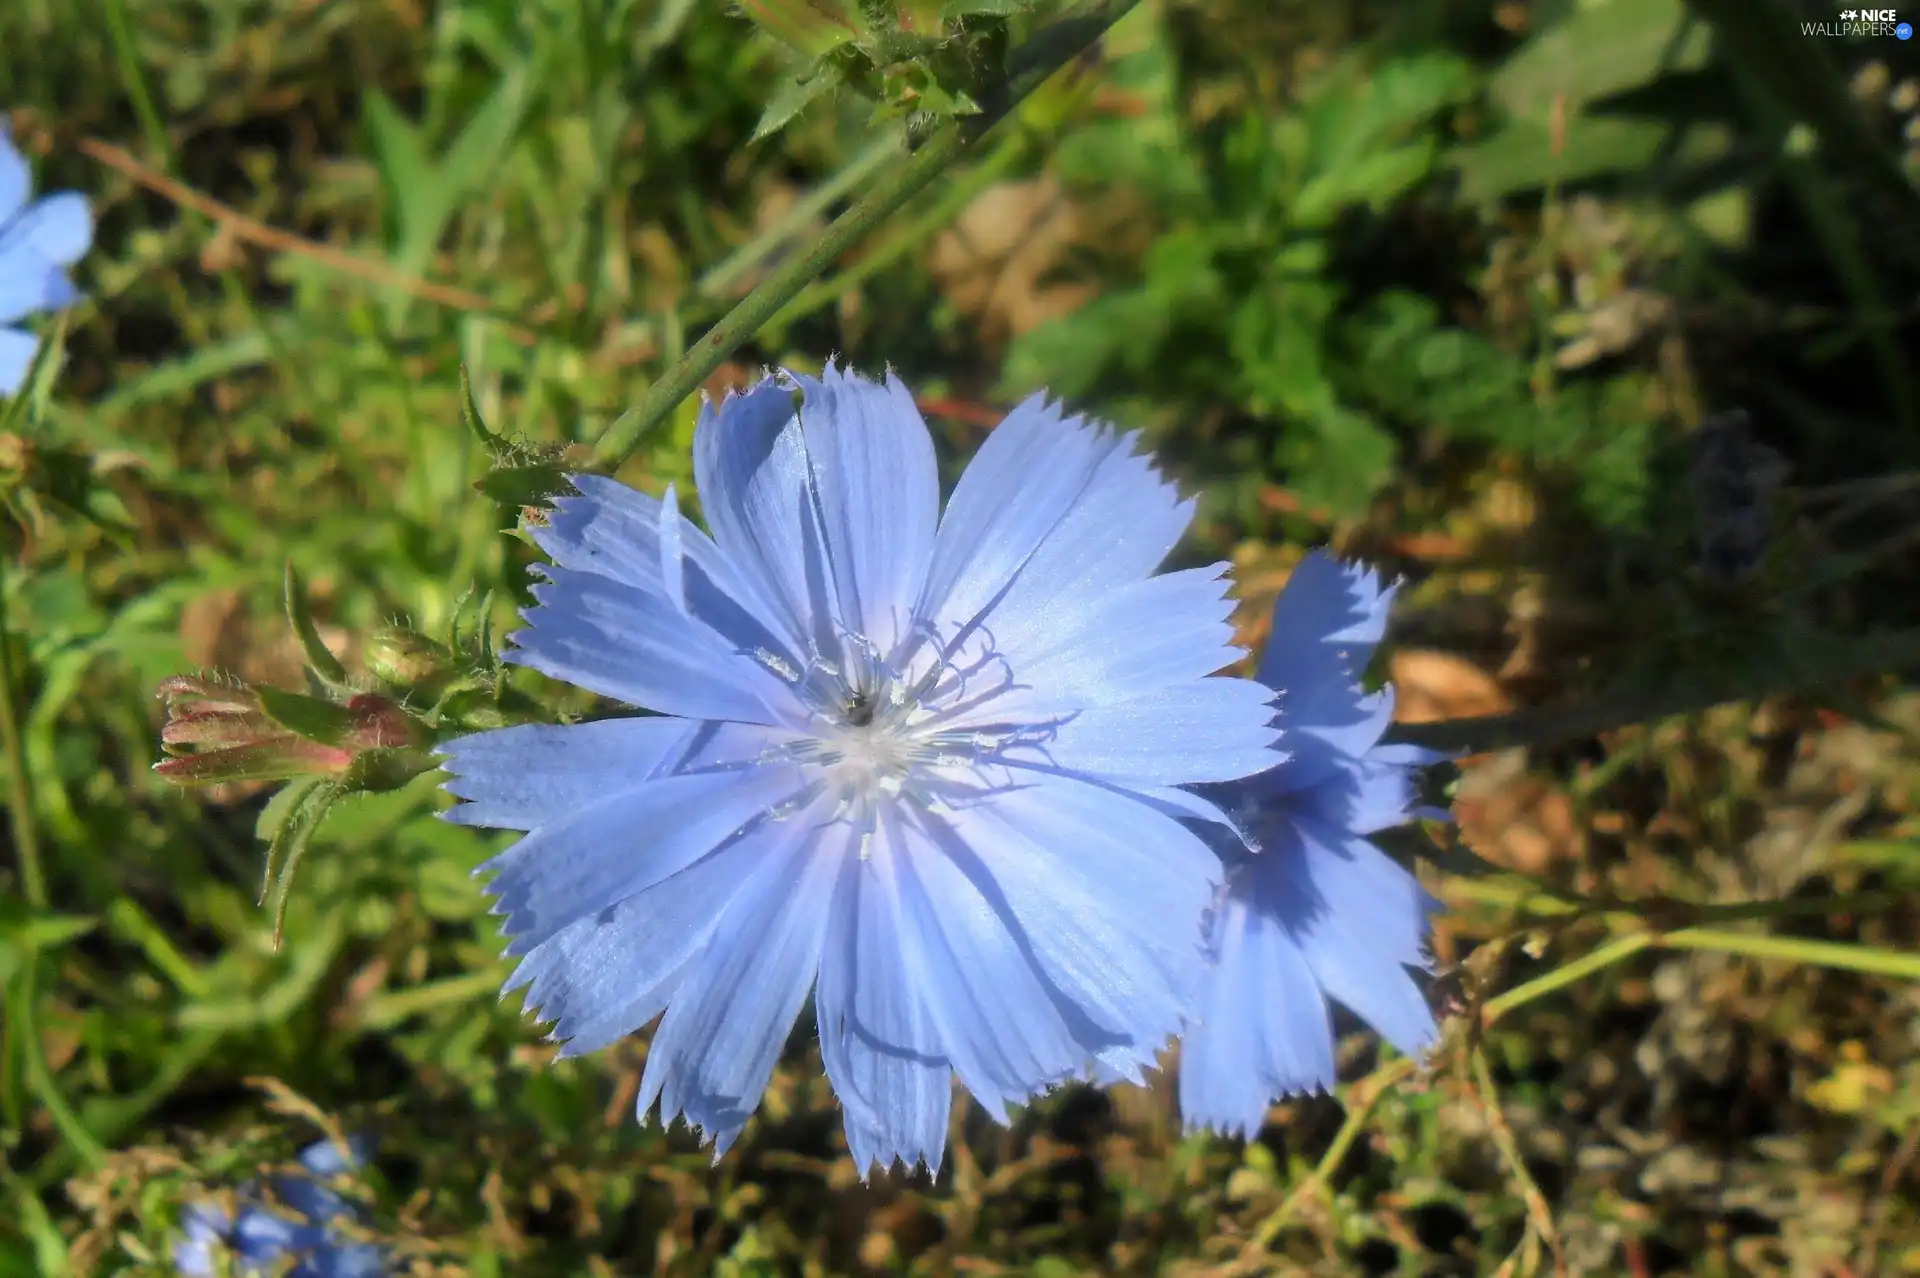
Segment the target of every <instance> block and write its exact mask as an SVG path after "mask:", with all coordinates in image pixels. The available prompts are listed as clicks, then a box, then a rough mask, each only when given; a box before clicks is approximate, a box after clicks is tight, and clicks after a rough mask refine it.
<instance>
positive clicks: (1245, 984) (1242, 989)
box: [1180, 882, 1334, 1136]
mask: <svg viewBox="0 0 1920 1278" xmlns="http://www.w3.org/2000/svg"><path fill="white" fill-rule="evenodd" d="M1209 938H1210V941H1211V945H1212V948H1213V952H1214V962H1213V966H1212V968H1211V970H1210V972H1209V974H1208V977H1207V982H1206V986H1205V993H1204V994H1203V996H1202V999H1201V1003H1200V1021H1199V1024H1197V1025H1195V1026H1193V1027H1191V1028H1190V1029H1188V1030H1187V1032H1186V1034H1185V1035H1184V1036H1183V1037H1182V1039H1181V1044H1180V1113H1181V1116H1182V1117H1183V1118H1184V1119H1185V1121H1186V1124H1187V1126H1188V1128H1189V1129H1200V1128H1210V1129H1212V1130H1214V1131H1218V1132H1221V1133H1223V1134H1226V1135H1237V1136H1251V1135H1253V1134H1254V1133H1255V1132H1257V1131H1259V1130H1260V1127H1261V1125H1262V1124H1263V1123H1264V1122H1265V1121H1266V1113H1267V1106H1268V1105H1269V1104H1271V1103H1272V1102H1273V1100H1274V1099H1275V1098H1277V1097H1280V1096H1285V1095H1288V1094H1291V1093H1296V1092H1311V1091H1325V1090H1329V1089H1331V1088H1332V1087H1333V1083H1334V1059H1333V1024H1332V1020H1331V1018H1330V1016H1329V1015H1328V1011H1327V1003H1326V999H1325V997H1324V996H1323V995H1322V994H1321V992H1320V986H1319V982H1318V980H1317V979H1316V978H1315V976H1314V972H1313V969H1312V968H1311V967H1309V966H1308V964H1307V961H1306V958H1305V957H1304V956H1303V955H1302V954H1301V952H1300V949H1299V947H1298V946H1297V945H1296V944H1295V943H1294V940H1293V938H1292V937H1291V936H1290V935H1289V934H1288V933H1287V931H1286V929H1285V928H1284V927H1283V926H1282V924H1281V923H1280V921H1279V919H1278V918H1277V917H1276V916H1275V914H1274V912H1273V901H1272V900H1271V897H1270V892H1260V891H1257V890H1256V889H1255V888H1254V886H1253V885H1250V884H1248V883H1246V882H1236V883H1235V884H1234V887H1233V889H1232V890H1231V891H1230V892H1229V893H1228V895H1227V898H1226V900H1225V901H1224V902H1223V903H1222V905H1221V907H1220V909H1219V910H1218V911H1217V912H1216V914H1215V915H1214V918H1213V923H1212V927H1211V929H1210V932H1209Z"/></svg>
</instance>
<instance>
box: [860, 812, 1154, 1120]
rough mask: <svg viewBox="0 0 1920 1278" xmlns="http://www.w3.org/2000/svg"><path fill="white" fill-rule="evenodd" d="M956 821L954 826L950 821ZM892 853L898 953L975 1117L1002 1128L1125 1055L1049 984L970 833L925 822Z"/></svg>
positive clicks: (931, 1046)
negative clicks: (981, 1114) (1016, 1113)
mask: <svg viewBox="0 0 1920 1278" xmlns="http://www.w3.org/2000/svg"><path fill="white" fill-rule="evenodd" d="M958 815H959V814H954V816H955V817H956V818H957V817H958ZM903 829H904V831H905V834H906V837H905V838H903V839H902V841H901V845H900V846H898V847H895V848H893V849H891V851H892V852H893V853H894V856H893V860H894V872H895V874H896V875H897V876H898V883H899V901H900V906H901V917H900V929H901V935H902V938H903V946H902V948H903V951H904V953H905V954H906V955H907V956H908V960H909V962H910V963H911V966H912V970H913V971H914V972H916V973H917V974H918V975H919V979H920V980H921V982H922V985H921V988H920V996H921V998H923V999H924V1000H925V1001H926V1006H927V1012H928V1014H929V1018H930V1019H931V1021H932V1024H933V1026H934V1027H935V1028H936V1029H937V1031H938V1039H937V1041H936V1042H933V1043H927V1044H902V1046H907V1047H912V1048H916V1049H918V1050H921V1051H922V1052H923V1053H925V1054H928V1055H933V1054H942V1055H945V1056H946V1057H947V1059H948V1060H950V1061H952V1062H953V1068H954V1072H955V1073H957V1074H958V1075H959V1076H960V1081H961V1082H962V1083H963V1084H965V1086H966V1088H967V1090H968V1091H969V1092H971V1093H973V1096H974V1099H975V1100H977V1101H979V1103H980V1105H981V1108H983V1109H984V1110H986V1112H987V1113H988V1114H990V1115H992V1116H993V1118H994V1119H995V1120H996V1121H998V1122H1002V1123H1004V1122H1006V1121H1007V1119H1006V1102H1008V1101H1015V1102H1019V1101H1024V1100H1027V1099H1029V1098H1030V1097H1033V1096H1035V1095H1038V1094H1039V1093H1041V1092H1044V1091H1046V1090H1048V1089H1049V1088H1051V1087H1054V1086H1056V1085H1058V1084H1060V1083H1064V1082H1067V1081H1068V1080H1070V1079H1073V1078H1076V1077H1078V1076H1079V1075H1080V1074H1081V1073H1082V1071H1083V1070H1084V1069H1085V1067H1086V1063H1087V1059H1088V1058H1089V1057H1090V1056H1091V1055H1092V1054H1093V1053H1094V1052H1095V1051H1097V1050H1100V1049H1102V1048H1106V1047H1112V1046H1118V1045H1120V1040H1119V1038H1118V1036H1116V1035H1115V1034H1113V1033H1111V1032H1108V1031H1103V1030H1102V1029H1101V1027H1100V1026H1098V1025H1097V1024H1095V1023H1094V1021H1093V1020H1092V1018H1091V1017H1090V1016H1089V1015H1088V1014H1087V1012H1086V1011H1084V1010H1083V1009H1081V1008H1079V1007H1078V1006H1076V1005H1075V1004H1074V1003H1073V1002H1072V1001H1071V999H1069V998H1068V997H1067V996H1066V995H1065V994H1064V993H1063V992H1062V991H1060V990H1059V989H1058V988H1057V987H1056V986H1054V984H1053V983H1052V982H1051V981H1050V980H1048V979H1047V977H1046V975H1045V974H1044V972H1042V971H1041V968H1040V960H1039V956H1038V955H1037V954H1036V953H1035V950H1034V945H1033V942H1032V940H1031V938H1029V937H1028V936H1027V935H1026V934H1025V930H1024V929H1023V928H1022V927H1021V926H1020V923H1019V920H1018V917H1017V915H1016V914H1015V913H1014V910H1013V908H1012V906H1011V904H1010V903H1009V901H1008V900H1007V896H1006V892H1005V891H1004V889H1003V888H1002V887H1001V886H1000V884H999V883H998V882H997V881H996V880H995V878H994V876H993V873H992V871H991V870H990V869H989V868H988V867H987V866H986V864H985V863H984V862H983V861H982V860H981V857H980V853H979V851H977V850H976V849H975V848H973V847H972V846H971V845H970V844H969V843H968V841H967V836H966V833H965V832H964V831H963V830H961V829H960V828H958V827H957V826H956V825H952V824H949V823H948V821H947V820H946V819H943V818H942V817H940V816H935V815H931V814H928V813H925V812H922V813H920V814H918V818H917V820H915V821H914V822H913V823H911V824H908V825H905V826H903Z"/></svg>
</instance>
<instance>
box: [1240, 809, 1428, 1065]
mask: <svg viewBox="0 0 1920 1278" xmlns="http://www.w3.org/2000/svg"><path fill="white" fill-rule="evenodd" d="M1290 828H1291V830H1292V831H1293V837H1292V839H1291V840H1285V841H1277V842H1276V843H1275V845H1274V846H1271V847H1269V848H1268V850H1267V851H1266V852H1265V853H1263V854H1262V855H1261V856H1259V857H1255V858H1254V859H1253V861H1252V862H1251V863H1250V865H1249V866H1248V867H1247V868H1248V869H1249V870H1250V871H1251V872H1252V873H1253V874H1255V875H1256V876H1258V877H1259V878H1261V879H1263V880H1267V881H1269V882H1271V883H1272V884H1273V891H1272V894H1271V895H1270V896H1269V897H1267V898H1266V900H1267V902H1268V903H1269V906H1270V908H1272V909H1273V910H1275V911H1276V912H1277V915H1278V917H1279V919H1280V921H1281V922H1282V923H1283V924H1284V925H1285V926H1286V928H1287V930H1288V932H1289V934H1290V935H1291V936H1292V937H1293V939H1294V942H1295V943H1296V944H1297V945H1298V946H1299V947H1300V952H1301V953H1302V954H1303V955H1305V956H1306V960H1307V964H1308V966H1310V967H1311V968H1312V969H1313V974H1314V976H1315V978H1316V979H1317V980H1318V981H1319V982H1320V988H1321V989H1323V990H1325V991H1326V993H1327V995H1328V996H1329V997H1330V998H1332V999H1334V1000H1335V1001H1337V1002H1339V1003H1341V1004H1343V1005H1344V1006H1346V1007H1347V1008H1348V1009H1349V1010H1351V1011H1352V1012H1353V1013H1354V1014H1355V1015H1356V1016H1358V1017H1359V1018H1360V1019H1361V1020H1363V1021H1365V1022H1366V1023H1367V1024H1368V1025H1370V1026H1372V1027H1373V1029H1374V1030H1375V1031H1376V1032H1378V1033H1379V1034H1380V1036H1381V1037H1382V1038H1384V1039H1386V1040H1387V1041H1388V1042H1389V1043H1392V1044H1393V1046H1394V1047H1395V1048H1396V1049H1397V1050H1399V1051H1400V1052H1402V1053H1403V1054H1405V1055H1408V1056H1414V1055H1418V1054H1419V1053H1420V1052H1422V1051H1425V1050H1426V1049H1427V1048H1428V1047H1430V1046H1432V1044H1433V1042H1434V1040H1435V1038H1436V1036H1437V1033H1438V1030H1437V1027H1436V1026H1435V1024H1434V1020H1433V1012H1432V1010H1431V1009H1430V1008H1429V1007H1428V1006H1427V1000H1426V997H1425V995H1423V994H1422V993H1421V991H1420V987H1419V986H1418V985H1416V984H1415V983H1414V980H1413V978H1412V976H1411V975H1410V974H1409V973H1408V972H1407V966H1409V965H1412V966H1424V965H1425V962H1426V957H1425V948H1424V947H1425V940H1426V934H1427V912H1428V907H1429V905H1430V902H1431V898H1429V897H1428V896H1427V895H1426V894H1425V893H1424V892H1423V891H1421V889H1420V885H1419V883H1418V882H1417V881H1415V880H1414V878H1413V876H1412V875H1410V874H1408V873H1407V872H1406V871H1405V870H1404V869H1402V868H1401V867H1399V866H1398V865H1395V864H1394V863H1393V861H1392V860H1391V859H1390V858H1388V857H1387V856H1386V854H1385V853H1383V852H1381V851H1380V850H1379V849H1378V848H1376V847H1374V846H1373V845H1372V844H1371V843H1369V842H1367V841H1366V840H1365V839H1364V838H1361V837H1359V836H1358V835H1343V834H1341V833H1340V832H1339V831H1336V830H1329V829H1325V828H1324V827H1321V826H1318V825H1316V824H1315V823H1313V822H1311V821H1298V822H1294V823H1292V825H1291V827H1290ZM1282 883H1284V885H1285V886H1284V888H1282V887H1281V886H1280V885H1281V884H1282Z"/></svg>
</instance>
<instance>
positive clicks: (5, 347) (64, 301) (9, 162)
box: [0, 114, 93, 395]
mask: <svg viewBox="0 0 1920 1278" xmlns="http://www.w3.org/2000/svg"><path fill="white" fill-rule="evenodd" d="M32 194H33V175H32V174H31V173H30V172H29V171H28V169H27V161H26V157H25V156H23V155H21V154H20V152H19V150H18V149H17V148H15V146H14V145H13V138H12V136H11V135H10V134H9V132H8V129H7V122H6V117H5V115H4V114H0V395H11V394H13V393H14V392H15V391H17V390H19V389H20V384H21V383H22V382H23V381H25V380H26V376H27V370H28V369H29V368H31V367H32V366H33V357H34V354H35V353H36V352H37V351H38V350H39V349H40V339H39V338H37V337H35V336H34V335H33V334H32V333H29V332H26V331H25V330H24V329H21V328H18V327H16V325H18V324H19V323H20V321H22V320H24V319H26V318H27V317H28V316H30V315H33V314H35V313H37V312H40V311H51V310H58V309H59V308H60V307H62V306H67V305H70V304H71V303H73V302H74V301H76V300H77V299H78V298H79V296H80V294H79V292H78V291H77V290H76V289H75V288H74V287H73V284H72V283H71V282H70V281H69V280H68V279H67V273H66V270H65V268H66V267H69V266H71V265H73V264H74V263H75V262H77V261H79V260H80V255H81V254H82V253H85V252H86V251H87V249H88V247H89V246H90V245H91V244H92V243H93V214H92V213H91V212H90V211H89V210H88V208H87V201H86V197H85V196H83V195H81V194H80V193H79V192H77V191H56V192H54V193H53V194H52V195H47V196H43V197H41V198H40V199H38V200H34V201H33V202H32V203H29V202H28V197H29V196H31V195H32Z"/></svg>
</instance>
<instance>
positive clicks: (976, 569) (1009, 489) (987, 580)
mask: <svg viewBox="0 0 1920 1278" xmlns="http://www.w3.org/2000/svg"><path fill="white" fill-rule="evenodd" d="M1135 442H1136V441H1135V437H1133V436H1130V435H1120V434H1118V433H1117V432H1115V431H1113V430H1112V429H1111V428H1106V427H1095V426H1093V425H1090V424H1089V423H1088V422H1087V421H1086V420H1085V419H1084V418H1080V417H1063V416H1062V414H1061V411H1060V408H1059V407H1058V405H1054V404H1049V403H1047V402H1046V400H1045V398H1044V397H1043V396H1039V395H1036V396H1034V397H1032V398H1031V399H1028V400H1027V401H1026V402H1024V403H1022V404H1021V405H1020V406H1019V407H1017V408H1015V409H1014V410H1013V411H1012V412H1011V413H1009V414H1008V415H1007V418H1006V420H1005V421H1003V422H1001V423H1000V425H999V426H998V427H996V428H995V429H994V432H993V433H992V434H991V435H989V436H988V437H987V441H986V443H984V444H982V445H981V447H980V451H979V452H978V453H976V454H975V455H974V458H973V461H972V462H971V463H970V464H969V465H968V466H967V470H966V473H965V474H963V475H962V476H961V477H960V483H959V485H958V486H957V487H956V488H955V490H954V493H953V498H952V500H951V501H950V502H949V503H948V504H947V511H946V515H945V517H944V518H943V519H942V520H941V522H940V531H939V534H938V536H937V537H936V539H935V543H934V552H933V566H932V568H931V569H930V570H929V572H928V575H927V589H926V594H925V596H924V600H923V604H922V610H921V611H922V613H923V615H926V616H929V617H934V618H937V619H939V620H940V621H941V622H943V623H944V625H945V627H946V628H947V629H949V630H951V629H952V628H953V627H955V626H959V625H964V624H969V623H978V624H983V625H985V626H986V627H987V628H988V629H989V630H990V631H991V632H992V634H993V636H994V642H995V646H997V647H998V648H1000V649H1001V650H1003V651H1007V652H1020V651H1023V648H1022V645H1023V643H1024V642H1025V641H1027V640H1029V639H1033V638H1043V637H1045V636H1046V635H1047V634H1048V633H1049V632H1050V630H1051V628H1052V626H1053V625H1054V624H1055V622H1056V620H1057V619H1058V618H1059V616H1060V615H1061V614H1062V613H1063V612H1064V613H1066V614H1068V615H1071V614H1072V613H1073V612H1075V611H1076V610H1078V609H1079V608H1081V607H1083V606H1085V605H1086V604H1087V603H1088V602H1090V601H1092V600H1095V599H1098V598H1100V597H1101V596H1103V595H1104V594H1106V593H1107V592H1108V591H1110V590H1112V589H1113V588H1114V587H1116V586H1119V585H1121V584H1124V583H1127V582H1132V581H1137V580H1139V579H1140V578H1142V577H1145V576H1146V575H1147V574H1148V573H1150V572H1152V571H1153V570H1154V569H1155V568H1156V567H1158V566H1159V565H1160V563H1161V561H1163V560H1164V559H1165V558H1166V557H1167V553H1168V552H1169V551H1170V550H1172V548H1173V546H1174V544H1175V543H1176V542H1178V541H1179V539H1180V536H1181V534H1182V533H1184V532H1185V531H1186V527H1187V524H1188V523H1189V522H1190V521H1191V519H1192V518H1193V504H1192V503H1191V502H1182V501H1181V500H1180V499H1179V494H1178V493H1177V492H1176V491H1175V489H1174V488H1173V486H1172V485H1171V484H1168V483H1167V482H1166V481H1165V480H1163V479H1162V478H1161V477H1160V476H1159V474H1158V473H1157V472H1156V471H1155V470H1154V468H1153V465H1152V462H1151V460H1150V459H1149V458H1147V457H1145V456H1142V455H1138V454H1136V453H1135V452H1134V451H1133V450H1134V444H1135Z"/></svg>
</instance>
